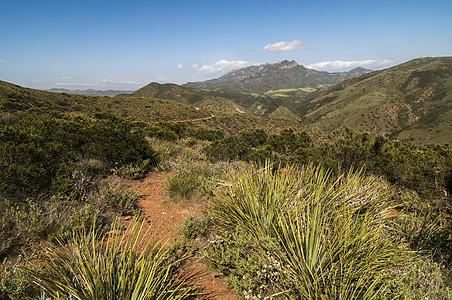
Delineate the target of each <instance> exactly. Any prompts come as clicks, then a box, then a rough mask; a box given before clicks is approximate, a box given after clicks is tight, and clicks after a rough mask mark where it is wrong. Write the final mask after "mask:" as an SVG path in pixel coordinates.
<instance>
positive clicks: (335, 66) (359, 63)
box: [306, 59, 391, 71]
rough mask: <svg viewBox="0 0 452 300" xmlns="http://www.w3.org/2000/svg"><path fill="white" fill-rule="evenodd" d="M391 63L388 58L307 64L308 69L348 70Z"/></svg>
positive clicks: (377, 66) (378, 66) (379, 66)
mask: <svg viewBox="0 0 452 300" xmlns="http://www.w3.org/2000/svg"><path fill="white" fill-rule="evenodd" d="M390 63H391V61H390V60H386V59H385V60H375V59H368V60H350V61H344V60H335V61H324V62H319V63H315V64H310V65H307V66H306V67H307V68H309V69H314V70H319V71H348V70H351V69H354V68H356V67H363V68H370V69H372V68H381V67H385V66H388V65H389V64H390Z"/></svg>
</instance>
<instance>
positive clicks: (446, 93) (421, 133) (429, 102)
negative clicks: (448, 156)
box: [303, 57, 452, 144]
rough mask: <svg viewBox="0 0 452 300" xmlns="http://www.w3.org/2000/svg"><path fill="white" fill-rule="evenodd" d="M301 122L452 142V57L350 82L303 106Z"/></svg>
mask: <svg viewBox="0 0 452 300" xmlns="http://www.w3.org/2000/svg"><path fill="white" fill-rule="evenodd" d="M303 106H304V109H305V111H306V114H305V115H304V120H303V123H304V124H305V125H306V126H309V127H311V128H314V129H318V130H320V131H323V132H331V131H332V130H334V129H337V128H341V127H349V128H351V129H354V130H357V131H362V132H363V131H367V132H373V133H377V134H382V135H387V136H391V137H393V138H397V139H411V140H414V141H417V142H421V143H431V142H434V143H439V144H444V143H449V144H450V143H452V121H451V120H452V57H437V58H418V59H414V60H411V61H409V62H406V63H403V64H400V65H397V66H395V67H392V68H388V69H385V70H381V71H376V72H372V73H368V74H365V75H362V76H360V77H357V78H353V79H349V80H346V81H344V82H343V83H341V84H339V85H336V86H335V87H332V88H330V89H329V90H328V91H327V92H325V93H323V94H321V95H318V96H316V97H314V98H311V99H309V100H308V101H307V102H305V103H303Z"/></svg>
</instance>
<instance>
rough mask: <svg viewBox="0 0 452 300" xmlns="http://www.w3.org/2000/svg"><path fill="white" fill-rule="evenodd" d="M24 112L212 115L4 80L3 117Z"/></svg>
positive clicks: (159, 102)
mask: <svg viewBox="0 0 452 300" xmlns="http://www.w3.org/2000/svg"><path fill="white" fill-rule="evenodd" d="M23 111H37V112H61V113H81V114H91V115H92V114H95V113H99V112H107V113H110V114H113V115H116V116H118V117H123V118H128V119H132V120H136V121H143V122H156V121H177V120H188V119H201V118H205V117H209V116H210V113H209V112H206V111H203V110H200V109H196V108H195V107H193V106H191V105H188V104H184V103H180V102H177V101H173V100H168V99H154V98H147V97H130V96H116V97H97V96H84V95H74V94H66V93H62V94H61V93H54V92H48V91H40V90H34V89H28V88H24V87H21V86H18V85H14V84H11V83H8V82H4V81H0V117H1V116H2V115H8V114H11V113H16V112H23Z"/></svg>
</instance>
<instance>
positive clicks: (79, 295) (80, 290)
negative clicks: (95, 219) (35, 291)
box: [28, 222, 201, 300]
mask: <svg viewBox="0 0 452 300" xmlns="http://www.w3.org/2000/svg"><path fill="white" fill-rule="evenodd" d="M143 225H144V223H143V222H141V223H140V222H132V223H131V225H130V226H129V227H128V229H127V230H126V231H125V232H123V233H122V232H121V231H120V226H119V225H118V223H116V224H114V225H113V229H112V230H111V231H110V233H113V234H111V235H107V236H100V235H99V234H97V233H96V232H98V231H96V229H95V228H94V229H93V230H91V231H85V230H78V231H75V232H74V233H73V235H72V239H71V240H70V243H69V244H67V245H63V244H62V243H61V244H60V245H59V246H57V247H51V248H49V249H48V251H47V253H46V259H45V261H44V268H43V269H42V270H41V271H39V272H36V271H32V270H28V272H29V274H30V275H31V277H32V278H33V280H34V283H35V284H36V285H37V286H38V287H40V288H42V290H43V292H44V293H45V295H46V297H50V298H51V299H80V300H85V299H86V300H88V299H89V300H92V299H99V300H101V299H105V300H107V299H108V300H113V299H136V300H138V299H193V298H197V297H198V296H200V295H201V291H200V289H199V288H197V287H196V286H195V285H192V284H191V283H192V282H191V279H192V278H190V276H185V277H184V276H182V275H180V274H179V273H178V272H177V271H178V268H179V267H180V265H181V264H183V263H184V258H182V259H173V258H171V257H170V255H169V251H170V250H171V248H170V247H165V246H164V245H163V244H160V243H159V242H156V241H155V240H154V239H153V238H152V236H151V237H149V236H147V234H146V232H145V230H143Z"/></svg>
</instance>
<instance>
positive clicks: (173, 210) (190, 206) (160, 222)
mask: <svg viewBox="0 0 452 300" xmlns="http://www.w3.org/2000/svg"><path fill="white" fill-rule="evenodd" d="M169 176H170V173H168V172H152V173H149V175H148V176H147V177H146V178H145V179H143V180H141V181H132V180H130V181H127V182H126V184H127V185H128V186H130V188H131V189H132V191H133V192H138V191H139V192H140V195H141V196H142V197H141V198H140V200H139V202H138V205H139V207H140V208H141V209H142V212H143V215H144V217H145V218H146V221H147V223H148V224H149V226H150V227H151V231H155V230H156V231H157V232H156V237H157V238H159V239H162V240H165V241H170V242H171V241H172V240H174V238H175V237H176V236H177V235H178V234H179V227H180V224H182V222H183V220H184V218H185V217H186V216H188V215H196V214H199V213H200V210H201V207H202V205H201V204H199V203H176V202H173V201H172V200H171V198H170V196H169V194H168V192H167V190H166V184H167V178H168V177H169ZM189 265H190V267H189V268H190V269H189V270H187V271H188V272H193V273H199V274H200V275H201V276H200V277H199V279H198V281H197V282H196V284H198V285H200V286H202V287H203V288H204V289H205V291H206V292H207V293H209V294H210V295H211V297H210V299H218V300H235V299H237V296H236V295H235V293H234V292H233V291H231V290H230V289H229V287H228V284H227V283H226V282H225V281H223V280H221V279H220V278H218V274H216V273H215V272H212V271H209V270H207V269H206V266H205V265H204V264H203V263H201V262H199V261H197V260H195V261H193V262H191V263H190V264H189Z"/></svg>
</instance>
